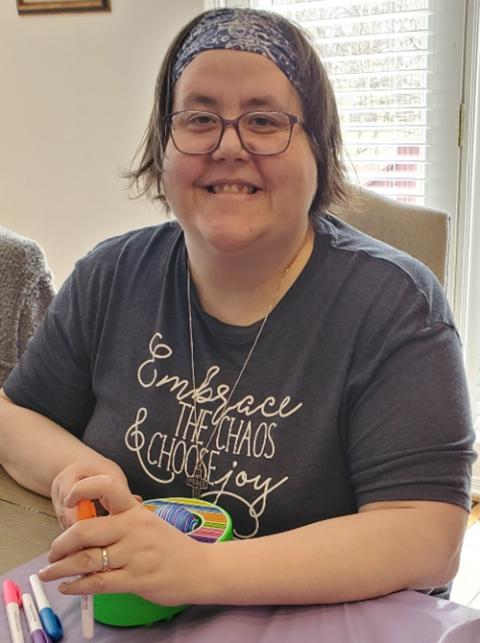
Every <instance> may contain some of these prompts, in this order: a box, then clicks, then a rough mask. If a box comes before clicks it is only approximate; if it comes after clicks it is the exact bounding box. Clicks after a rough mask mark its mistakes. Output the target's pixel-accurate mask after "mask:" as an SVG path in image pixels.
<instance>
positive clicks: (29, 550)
mask: <svg viewBox="0 0 480 643" xmlns="http://www.w3.org/2000/svg"><path fill="white" fill-rule="evenodd" d="M59 533H60V531H59V528H58V523H57V519H56V517H55V512H54V511H53V507H52V503H51V502H50V500H48V499H47V498H43V497H42V496H39V495H37V494H36V493H32V492H31V491H27V490H26V489H24V488H23V487H21V486H20V485H18V484H17V483H16V482H15V481H14V480H12V478H10V476H9V475H8V474H7V472H6V471H5V469H4V468H3V467H2V466H0V574H3V573H4V572H6V571H8V570H9V569H13V568H15V567H17V566H18V565H21V564H22V563H24V562H25V561H27V560H30V559H32V558H35V556H38V555H39V554H43V553H44V552H46V551H47V550H48V549H49V547H50V543H51V542H52V540H53V539H54V538H55V537H56V536H57V535H58V534H59ZM0 641H1V642H2V643H3V639H2V638H1V637H0Z"/></svg>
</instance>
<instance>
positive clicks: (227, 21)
mask: <svg viewBox="0 0 480 643" xmlns="http://www.w3.org/2000/svg"><path fill="white" fill-rule="evenodd" d="M209 49H234V50H237V51H249V52H251V53H255V54H261V55H262V56H266V57H267V58H269V59H270V60H271V61H272V62H274V63H275V64H276V65H277V67H279V69H281V70H282V71H283V73H284V74H285V75H286V76H287V78H288V79H289V80H290V82H291V83H292V84H293V85H294V87H295V88H296V89H297V90H298V91H299V92H300V94H301V95H302V96H303V95H304V92H303V82H302V79H301V77H300V75H299V67H300V65H299V52H298V51H297V48H296V46H295V43H293V42H292V40H291V37H290V35H289V33H288V32H287V31H286V29H285V27H284V25H283V24H282V22H280V20H279V19H278V18H277V16H276V15H275V14H274V13H270V12H266V11H255V10H254V9H217V10H213V11H209V12H207V13H206V14H205V15H204V16H203V18H202V19H201V20H200V21H199V22H198V23H197V24H196V25H195V26H194V27H193V29H192V30H191V31H190V33H189V34H188V36H187V37H186V38H185V40H184V42H183V44H182V46H181V48H180V49H179V51H178V53H177V57H176V59H175V60H174V62H173V65H172V76H171V82H172V86H173V85H174V84H175V83H176V82H177V80H178V78H179V76H180V74H181V73H182V72H183V70H184V69H185V67H186V66H187V65H188V64H190V63H191V62H192V60H193V59H194V58H195V57H196V56H198V54H200V53H202V51H207V50H209Z"/></svg>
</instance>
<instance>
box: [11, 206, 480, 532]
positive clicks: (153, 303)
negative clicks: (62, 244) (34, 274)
mask: <svg viewBox="0 0 480 643" xmlns="http://www.w3.org/2000/svg"><path fill="white" fill-rule="evenodd" d="M185 267H186V252H185V245H184V241H183V235H182V232H181V229H180V228H179V226H178V225H177V224H176V223H173V222H170V223H167V224H164V225H161V226H156V227H152V228H145V229H141V230H137V231H133V232H129V233H128V234H125V235H123V236H120V237H116V238H113V239H110V240H107V241H105V242H103V243H101V244H100V245H99V246H97V247H96V248H95V249H94V250H93V251H92V252H91V253H89V254H88V255H87V256H86V257H85V258H83V259H82V260H80V261H79V262H78V263H77V265H76V268H75V270H74V272H73V273H72V275H71V276H70V277H69V279H68V280H67V281H66V283H65V284H64V286H63V287H62V289H61V291H60V292H59V294H58V295H57V297H56V298H55V300H54V302H53V304H52V305H51V306H50V308H49V310H48V313H47V315H46V317H45V319H44V322H43V324H42V326H41V328H40V330H39V331H38V332H37V334H36V335H35V337H34V339H33V341H32V342H31V343H30V345H29V347H28V350H27V352H26V353H25V354H24V356H23V357H22V360H21V362H20V364H19V366H18V367H17V369H16V370H15V371H14V372H13V374H12V375H11V376H10V378H9V379H8V381H7V382H6V384H5V391H6V393H7V395H8V396H9V397H10V398H11V399H12V400H13V401H14V402H16V403H17V404H20V405H22V406H26V407H29V408H32V409H34V410H36V411H39V412H40V413H42V414H44V415H46V416H48V417H50V418H52V419H53V420H55V421H56V422H58V423H59V424H61V425H62V426H64V427H65V428H66V429H67V430H68V431H71V432H72V433H74V434H75V435H77V436H78V437H80V438H82V439H83V440H84V441H85V442H86V443H87V444H88V445H90V446H91V447H93V448H95V449H96V450H98V451H99V452H101V453H103V454H104V455H105V456H107V457H109V458H112V459H113V460H115V461H116V462H118V463H119V464H120V465H121V467H122V468H123V469H124V471H125V473H126V474H127V476H128V479H129V482H130V486H131V489H132V491H133V492H135V493H139V494H141V495H142V496H143V497H144V498H155V497H167V496H185V495H188V496H190V495H191V489H190V488H189V487H187V485H186V475H192V473H193V468H194V466H195V460H196V444H195V443H196V438H195V423H194V409H193V403H192V376H191V363H190V345H189V329H188V314H187V292H186V269H185ZM192 299H193V331H194V343H195V370H196V384H197V392H198V412H199V413H198V415H199V417H198V429H197V430H198V442H199V445H200V447H201V448H202V459H203V462H204V463H205V466H206V469H207V470H208V476H209V480H210V483H211V487H210V488H209V489H208V490H207V491H206V492H204V493H203V498H204V499H206V500H209V501H212V502H217V503H218V504H220V505H221V506H223V507H224V508H225V509H226V510H227V511H229V512H230V514H231V515H232V518H233V523H234V528H235V534H236V536H237V537H241V538H246V537H251V536H260V535H264V534H270V533H274V532H279V531H284V530H288V529H292V528H295V527H299V526H301V525H305V524H308V523H312V522H315V521H319V520H323V519H326V518H330V517H334V516H340V515H344V514H350V513H352V512H355V511H357V509H358V508H359V507H360V506H362V505H364V504H365V503H370V502H374V501H382V500H399V499H401V500H408V499H415V500H441V501H446V502H450V503H453V504H457V505H461V506H463V507H465V508H466V509H468V508H469V507H470V496H469V491H470V466H471V463H472V460H473V459H474V451H473V449H472V444H473V440H474V434H473V431H472V427H471V415H470V408H469V403H468V396H467V388H466V384H465V376H464V369H463V361H462V353H461V347H460V342H459V338H458V336H457V333H456V330H455V328H454V324H453V321H452V315H451V312H450V310H449V307H448V304H447V301H446V299H445V296H444V294H443V291H442V288H441V286H440V285H439V283H438V282H437V281H436V279H435V277H433V275H432V274H431V273H430V272H429V271H428V269H426V268H425V267H424V266H423V265H422V264H420V263H419V262H417V261H416V260H414V259H412V258H411V257H409V256H407V255H405V254H403V253H401V252H399V251H396V250H394V249H393V248H390V247H389V246H386V245H384V244H382V243H380V242H378V241H376V240H373V239H371V238H370V237H368V236H366V235H364V234H361V233H360V232H358V231H357V230H355V229H353V228H351V227H349V226H348V225H346V224H344V223H342V222H340V221H338V220H337V219H335V218H333V217H325V218H324V219H323V220H322V221H321V222H319V223H318V224H316V236H315V244H314V249H313V253H312V256H311V257H310V259H309V261H308V263H307V265H306V266H305V268H304V270H303V272H302V273H301V274H300V276H299V277H298V279H297V281H296V282H295V284H294V285H293V286H292V287H291V288H290V290H289V291H288V292H287V294H286V295H285V296H284V297H283V299H282V300H281V301H280V302H279V304H278V305H277V306H276V307H275V309H274V310H273V311H272V313H271V315H270V317H269V319H268V321H267V324H266V326H265V328H264V330H263V333H262V335H261V337H260V340H259V342H258V344H257V346H256V348H255V351H254V353H253V355H252V358H251V360H250V362H249V364H248V367H247V369H246V370H245V373H244V374H243V377H242V378H241V380H240V383H239V385H238V387H237V389H236V391H235V393H234V395H233V397H232V399H231V401H230V404H229V408H228V409H227V411H226V413H225V415H224V417H223V419H222V421H221V423H220V424H219V425H218V426H217V428H216V429H212V424H214V423H215V420H216V419H218V417H220V416H221V412H222V409H223V406H224V404H225V400H226V399H227V398H228V392H229V390H230V387H231V386H232V384H233V382H235V380H236V378H237V375H238V373H239V371H240V368H241V366H242V364H243V362H244V360H245V357H246V355H247V353H248V350H249V348H250V346H251V343H252V341H253V339H254V337H255V335H256V333H257V331H258V328H259V324H258V323H257V324H254V325H252V326H249V327H237V326H231V325H228V324H225V323H222V322H220V321H219V320H217V319H215V318H213V317H211V316H209V315H207V314H205V312H204V311H203V310H202V308H201V305H200V303H199V300H198V297H197V294H196V292H195V290H194V289H193V292H192Z"/></svg>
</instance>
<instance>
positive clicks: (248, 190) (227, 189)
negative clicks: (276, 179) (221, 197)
mask: <svg viewBox="0 0 480 643" xmlns="http://www.w3.org/2000/svg"><path fill="white" fill-rule="evenodd" d="M207 192H210V194H255V193H256V192H258V188H256V187H254V186H253V185H244V184H241V185H239V184H237V183H232V184H227V183H226V184H222V185H208V186H207Z"/></svg>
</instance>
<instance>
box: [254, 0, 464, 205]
mask: <svg viewBox="0 0 480 643" xmlns="http://www.w3.org/2000/svg"><path fill="white" fill-rule="evenodd" d="M251 5H252V6H255V7H257V8H261V9H270V10H273V11H276V12H278V13H281V14H282V15H285V16H287V17H288V18H290V19H292V20H294V21H296V22H297V23H299V24H300V25H301V26H302V27H303V28H304V29H306V30H307V31H308V32H310V34H311V35H312V36H313V39H314V41H315V43H316V45H317V47H318V50H319V52H320V55H321V58H322V60H323V62H324V63H325V66H326V67H327V70H328V72H329V75H330V78H331V80H332V83H333V85H334V88H335V94H336V97H337V102H338V106H339V112H340V118H341V123H342V133H343V138H344V142H345V147H346V150H347V154H348V158H347V164H348V169H349V173H350V175H351V178H352V180H353V181H354V182H357V183H360V184H361V185H364V186H365V187H369V188H370V189H372V190H374V191H377V192H380V193H382V194H385V195H387V196H391V197H393V198H395V199H398V200H401V201H404V202H407V203H416V204H426V205H432V206H437V207H441V208H442V209H446V210H448V211H449V212H451V213H452V214H454V213H455V211H456V196H457V182H458V160H459V155H458V144H457V142H458V141H457V139H458V114H459V106H460V102H461V65H462V40H463V5H464V3H463V0H458V1H455V2H452V1H451V0H383V1H381V0H363V1H359V0H310V1H305V0H303V1H298V0H297V1H295V0H286V1H281V2H280V1H279V0H252V2H251ZM452 57H454V58H455V62H453V61H452ZM452 65H456V66H457V69H456V73H452ZM434 106H435V109H434ZM445 181H446V182H447V185H445Z"/></svg>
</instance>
